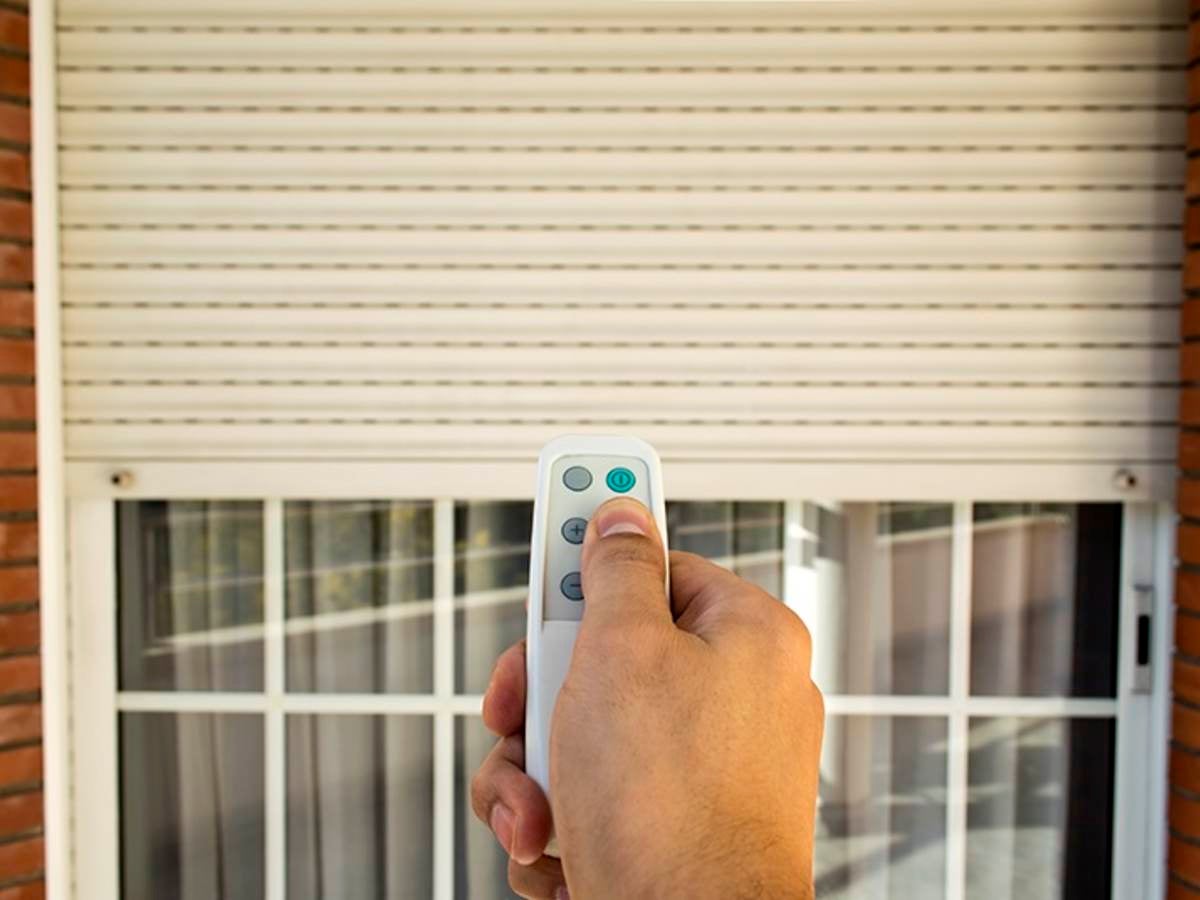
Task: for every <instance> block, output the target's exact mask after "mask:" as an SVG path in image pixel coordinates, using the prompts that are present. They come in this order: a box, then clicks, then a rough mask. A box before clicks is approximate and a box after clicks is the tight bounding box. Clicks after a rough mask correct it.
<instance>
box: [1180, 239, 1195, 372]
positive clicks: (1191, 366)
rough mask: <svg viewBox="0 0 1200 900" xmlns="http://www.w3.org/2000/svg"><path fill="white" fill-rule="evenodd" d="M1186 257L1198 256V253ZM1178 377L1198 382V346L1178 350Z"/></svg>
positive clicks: (1192, 345) (1184, 346)
mask: <svg viewBox="0 0 1200 900" xmlns="http://www.w3.org/2000/svg"><path fill="white" fill-rule="evenodd" d="M1188 256H1189V258H1190V257H1191V256H1200V253H1196V254H1188ZM1179 377H1180V378H1182V379H1183V380H1184V381H1200V344H1184V345H1183V347H1182V348H1180V351H1179Z"/></svg>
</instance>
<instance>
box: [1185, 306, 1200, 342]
mask: <svg viewBox="0 0 1200 900" xmlns="http://www.w3.org/2000/svg"><path fill="white" fill-rule="evenodd" d="M1180 333H1181V334H1182V335H1183V336H1184V337H1196V336H1197V335H1200V300H1185V301H1184V303H1183V316H1182V317H1181V319H1180Z"/></svg>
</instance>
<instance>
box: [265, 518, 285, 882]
mask: <svg viewBox="0 0 1200 900" xmlns="http://www.w3.org/2000/svg"><path fill="white" fill-rule="evenodd" d="M283 541H284V528H283V501H281V500H267V501H265V503H264V506H263V625H264V628H263V639H264V641H263V655H264V659H265V664H266V673H265V675H266V682H265V688H266V690H265V693H266V721H265V723H264V728H265V734H264V740H265V747H264V751H265V752H264V753H263V758H264V759H265V760H266V773H265V783H266V804H267V821H266V842H265V845H266V854H267V865H266V872H267V898H268V900H284V898H285V897H286V896H287V844H286V838H287V835H286V827H287V810H286V808H285V804H286V802H287V800H286V797H287V784H286V781H287V747H286V738H285V733H284V725H285V723H284V712H283V695H284V690H285V688H284V643H283V642H284V628H283V626H284V616H285V613H284V597H283V590H284V551H283Z"/></svg>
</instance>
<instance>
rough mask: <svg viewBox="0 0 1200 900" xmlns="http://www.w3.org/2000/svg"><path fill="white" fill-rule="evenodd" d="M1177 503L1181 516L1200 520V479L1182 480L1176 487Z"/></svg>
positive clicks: (1183, 478)
mask: <svg viewBox="0 0 1200 900" xmlns="http://www.w3.org/2000/svg"><path fill="white" fill-rule="evenodd" d="M1175 503H1176V506H1177V508H1178V509H1179V512H1180V514H1182V515H1185V516H1195V517H1196V518H1197V519H1200V478H1187V477H1182V478H1180V479H1179V482H1178V483H1177V484H1176V487H1175Z"/></svg>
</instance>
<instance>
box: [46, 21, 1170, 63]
mask: <svg viewBox="0 0 1200 900" xmlns="http://www.w3.org/2000/svg"><path fill="white" fill-rule="evenodd" d="M704 12H705V18H707V16H709V15H711V14H712V10H705V11H704ZM768 14H769V13H768ZM808 15H809V11H808V10H805V11H803V16H796V17H793V18H792V19H791V20H790V21H788V22H777V23H776V24H775V25H774V26H772V25H761V26H746V25H744V24H743V26H742V31H741V32H740V33H739V32H737V31H730V30H729V29H728V28H725V29H722V28H720V26H707V27H706V26H705V25H704V19H703V18H702V19H696V18H695V17H694V16H693V15H692V14H690V12H684V11H680V15H679V17H678V18H677V19H676V24H675V25H669V24H668V25H659V26H654V25H650V24H647V25H643V26H638V25H636V24H626V25H625V26H624V27H623V29H621V30H611V27H606V28H604V30H593V31H587V30H578V29H572V28H570V27H560V28H558V29H554V28H553V26H550V27H546V26H541V27H538V26H525V28H524V30H522V29H521V26H519V25H518V26H515V27H514V26H512V25H507V26H499V27H498V26H493V27H491V28H489V27H488V26H487V25H478V24H476V25H465V26H459V28H458V30H449V31H445V32H443V33H439V34H438V37H437V40H436V41H431V40H430V35H429V33H428V30H427V29H425V28H422V27H421V26H420V25H416V24H413V25H408V26H405V25H403V24H394V22H389V21H388V20H383V21H376V22H375V23H374V25H372V24H370V23H367V24H363V25H360V26H358V27H357V28H356V29H355V30H351V29H347V28H338V27H337V26H336V25H335V24H331V25H328V26H325V28H324V29H321V30H318V28H317V27H310V28H309V29H308V30H305V29H304V26H301V27H300V30H298V31H293V32H289V33H288V40H286V41H281V40H275V41H272V40H269V39H264V34H263V32H262V31H261V30H257V31H248V30H239V29H238V28H236V27H233V28H227V29H225V30H218V31H213V30H210V29H209V28H206V27H204V26H196V27H192V28H188V27H186V26H184V27H181V28H179V29H177V30H171V29H167V28H161V29H159V30H157V31H155V32H154V34H155V39H154V40H153V41H147V40H146V34H145V32H142V31H132V30H129V29H128V28H126V29H122V28H121V27H120V26H117V27H115V28H114V27H113V26H112V25H100V26H93V27H89V26H87V25H81V26H75V27H72V26H70V25H68V26H66V28H65V29H64V30H63V32H62V34H61V36H60V39H59V50H60V53H61V54H62V55H63V56H64V58H66V59H69V60H70V66H71V67H72V69H89V68H94V67H97V66H124V67H128V66H167V67H179V66H230V67H246V66H249V65H257V66H270V65H290V66H301V67H313V66H330V67H338V66H340V67H346V66H348V65H359V66H395V65H397V63H398V61H403V64H404V65H408V66H418V65H425V66H439V65H445V64H446V62H447V60H452V61H454V63H456V64H459V65H466V64H473V65H493V66H503V65H525V66H529V65H538V64H540V65H555V64H557V65H567V66H587V65H591V66H602V65H608V66H611V65H642V66H670V65H673V64H674V65H694V64H695V63H696V61H697V60H703V61H704V63H705V64H706V65H710V66H716V65H728V66H744V65H747V64H754V65H779V66H793V65H796V64H797V63H798V61H802V62H803V63H804V64H805V65H809V66H820V65H825V66H842V67H844V66H878V65H884V64H892V65H903V64H908V65H916V66H927V65H929V64H930V61H931V60H933V59H936V61H937V63H938V64H939V65H958V66H981V65H988V64H989V63H991V64H995V65H1001V66H1011V65H1012V64H1013V41H1014V39H1019V40H1020V42H1021V47H1020V54H1021V60H1022V62H1024V63H1025V64H1028V65H1043V66H1058V65H1062V64H1063V61H1064V58H1066V59H1070V58H1071V57H1072V56H1085V57H1086V58H1087V59H1088V61H1089V62H1090V63H1091V64H1093V65H1105V64H1107V65H1124V66H1127V65H1138V64H1140V65H1150V66H1157V65H1162V64H1163V60H1164V59H1167V60H1174V59H1179V58H1181V57H1182V56H1183V54H1184V52H1185V48H1186V43H1187V38H1186V34H1185V31H1184V29H1183V28H1181V27H1180V28H1164V27H1157V26H1154V25H1142V26H1140V27H1139V26H1134V25H1131V26H1127V27H1126V28H1123V29H1116V28H1113V29H1111V30H1102V31H1097V30H1095V29H1080V28H1075V29H1061V28H1059V29H1051V28H1047V29H1046V30H1044V31H1038V30H1025V31H1022V32H1020V33H1019V38H1018V37H1017V35H1015V34H1014V33H1013V32H1012V31H1006V30H1003V29H997V30H993V31H983V30H978V29H969V28H963V29H961V30H960V32H959V33H958V34H957V35H956V40H954V41H953V42H952V43H950V44H949V45H948V42H947V40H946V35H945V33H943V32H938V31H924V32H922V31H916V32H914V31H913V30H911V29H910V30H900V29H892V30H890V31H889V30H883V31H861V30H858V31H856V30H840V31H830V30H829V29H828V28H827V27H826V28H822V27H820V26H819V25H818V26H814V25H807V26H806V25H805V24H804V21H805V20H806V19H807V18H808ZM685 17H686V18H685ZM290 21H291V19H290V17H289V19H287V20H286V22H290ZM621 21H626V20H625V19H622V20H621ZM286 22H285V23H281V24H280V25H279V26H277V27H278V28H288V27H289V25H288V24H286ZM688 22H695V23H696V24H685V23H688ZM501 27H502V28H503V29H504V30H501ZM616 27H617V28H621V26H616ZM260 28H261V26H260ZM450 28H451V29H453V26H450ZM750 28H753V29H754V30H753V31H751V30H750ZM269 35H270V31H269V28H268V32H267V37H268V38H269ZM747 48H750V49H751V50H752V51H753V54H754V55H753V57H752V58H749V59H748V58H747V55H746V49H747Z"/></svg>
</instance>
